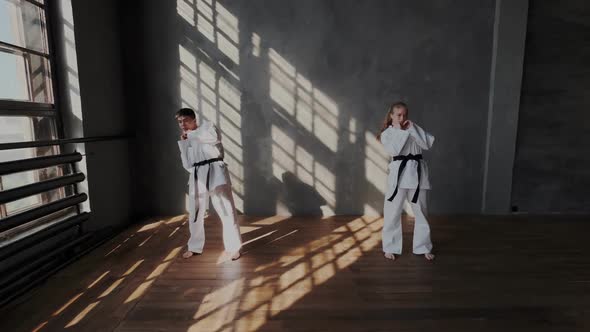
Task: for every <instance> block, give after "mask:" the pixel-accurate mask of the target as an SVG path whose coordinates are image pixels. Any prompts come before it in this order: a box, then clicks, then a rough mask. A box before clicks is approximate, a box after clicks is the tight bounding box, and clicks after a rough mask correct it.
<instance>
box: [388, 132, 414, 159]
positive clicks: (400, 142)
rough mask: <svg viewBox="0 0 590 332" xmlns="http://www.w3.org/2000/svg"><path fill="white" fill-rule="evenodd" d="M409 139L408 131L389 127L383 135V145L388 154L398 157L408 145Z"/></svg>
mask: <svg viewBox="0 0 590 332" xmlns="http://www.w3.org/2000/svg"><path fill="white" fill-rule="evenodd" d="M408 137H410V134H409V133H408V132H407V131H406V130H401V129H397V128H393V127H389V128H387V129H385V131H383V132H382V133H381V144H383V147H384V148H385V151H387V153H389V154H390V155H392V156H397V155H399V154H400V151H401V150H402V149H403V148H404V145H406V141H407V140H408Z"/></svg>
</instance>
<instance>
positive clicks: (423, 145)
mask: <svg viewBox="0 0 590 332" xmlns="http://www.w3.org/2000/svg"><path fill="white" fill-rule="evenodd" d="M381 143H382V144H383V146H384V148H385V150H386V151H387V152H388V153H389V154H390V155H391V156H392V157H395V156H407V155H409V154H413V155H417V154H421V153H422V150H428V149H430V148H431V147H432V144H433V143H434V136H432V135H430V134H429V133H427V132H425V131H424V130H423V129H422V128H420V127H419V126H418V125H416V124H415V123H414V124H412V125H411V126H410V127H409V128H408V129H406V130H402V129H397V128H394V127H393V126H390V127H389V128H387V129H386V130H384V131H383V133H381ZM401 163H402V161H401V160H397V161H391V163H390V164H389V175H388V177H387V189H386V194H385V201H384V206H383V214H384V220H383V230H382V237H383V252H385V253H391V254H397V255H399V254H401V252H402V223H401V215H402V208H403V203H404V201H405V200H406V199H407V200H408V201H409V202H410V206H411V207H412V212H413V213H414V217H415V222H414V241H413V252H414V254H418V255H421V254H426V253H429V252H431V251H432V242H431V240H430V226H429V225H428V220H427V219H426V216H427V204H426V199H427V197H426V196H427V192H428V190H429V189H430V180H429V179H428V166H427V164H426V161H425V160H423V159H422V160H420V167H421V173H422V174H421V176H420V192H419V196H418V201H417V202H416V203H412V202H411V200H412V197H413V196H414V193H415V192H416V188H417V186H418V171H417V170H418V161H416V160H408V161H407V164H406V167H405V168H404V170H403V171H402V174H401V176H400V178H399V185H398V191H397V194H396V195H395V197H394V198H393V200H392V201H391V202H390V201H389V200H388V198H390V197H391V195H392V194H393V192H394V190H395V187H396V184H398V183H397V181H398V171H399V167H400V164H401Z"/></svg>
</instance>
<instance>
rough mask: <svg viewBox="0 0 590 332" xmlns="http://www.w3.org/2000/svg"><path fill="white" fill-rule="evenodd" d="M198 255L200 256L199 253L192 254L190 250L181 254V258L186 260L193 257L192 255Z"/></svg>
mask: <svg viewBox="0 0 590 332" xmlns="http://www.w3.org/2000/svg"><path fill="white" fill-rule="evenodd" d="M200 254H201V253H200V252H192V251H190V250H187V251H185V252H184V254H182V258H184V259H187V258H191V257H193V256H194V255H200Z"/></svg>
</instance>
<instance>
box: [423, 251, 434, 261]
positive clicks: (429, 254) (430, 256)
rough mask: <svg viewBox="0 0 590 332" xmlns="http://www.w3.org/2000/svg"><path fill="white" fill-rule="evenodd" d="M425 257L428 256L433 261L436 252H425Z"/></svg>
mask: <svg viewBox="0 0 590 332" xmlns="http://www.w3.org/2000/svg"><path fill="white" fill-rule="evenodd" d="M424 258H426V259H427V260H429V261H433V260H434V254H432V253H427V254H424Z"/></svg>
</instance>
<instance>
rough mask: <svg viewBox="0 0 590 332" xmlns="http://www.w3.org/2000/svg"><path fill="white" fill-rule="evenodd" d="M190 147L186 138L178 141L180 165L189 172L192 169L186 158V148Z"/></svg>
mask: <svg viewBox="0 0 590 332" xmlns="http://www.w3.org/2000/svg"><path fill="white" fill-rule="evenodd" d="M189 147H190V144H189V141H188V140H180V141H178V148H179V149H180V159H181V160H182V167H184V169H186V170H187V171H188V172H189V173H190V172H191V170H192V165H191V163H190V162H189V160H188V148H189Z"/></svg>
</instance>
